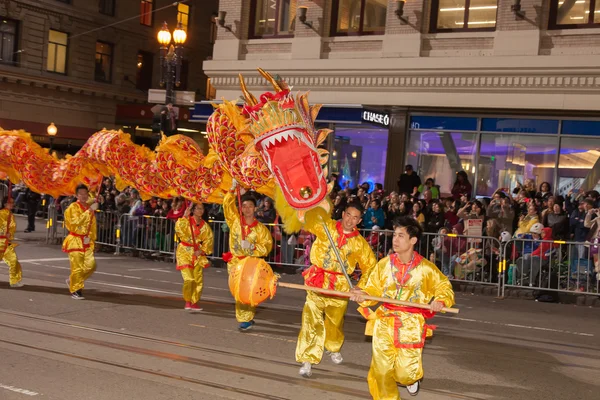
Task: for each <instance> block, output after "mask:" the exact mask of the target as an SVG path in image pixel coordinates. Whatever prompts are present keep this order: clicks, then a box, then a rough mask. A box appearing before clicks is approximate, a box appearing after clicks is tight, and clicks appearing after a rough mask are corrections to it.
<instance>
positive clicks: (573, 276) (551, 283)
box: [47, 205, 600, 296]
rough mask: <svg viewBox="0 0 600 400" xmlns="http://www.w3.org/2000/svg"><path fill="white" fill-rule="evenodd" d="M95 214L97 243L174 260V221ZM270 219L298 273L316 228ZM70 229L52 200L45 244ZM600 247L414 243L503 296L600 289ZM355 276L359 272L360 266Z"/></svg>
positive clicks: (370, 234)
mask: <svg viewBox="0 0 600 400" xmlns="http://www.w3.org/2000/svg"><path fill="white" fill-rule="evenodd" d="M96 218H97V225H98V231H97V232H98V234H97V236H98V239H97V241H96V245H97V247H98V249H99V250H101V251H111V252H114V253H116V254H120V253H132V254H134V255H139V256H144V257H163V258H167V259H170V260H171V261H173V262H175V252H176V249H177V244H178V238H177V235H176V233H175V221H174V220H170V219H167V218H164V217H154V216H132V215H128V214H118V213H116V212H107V211H98V212H96ZM209 225H210V227H211V229H212V231H213V237H214V241H213V248H212V254H210V255H208V258H209V259H210V260H211V261H212V262H213V263H214V264H222V263H223V262H222V259H221V256H222V254H223V253H226V252H228V251H229V227H228V226H227V224H226V223H225V222H224V221H216V220H209ZM265 226H267V227H268V228H269V230H270V232H271V236H272V237H273V249H272V251H271V252H270V253H269V255H268V256H267V257H265V260H266V261H267V262H268V263H269V264H271V265H272V266H273V267H275V268H277V267H287V268H294V269H296V270H297V271H298V272H300V271H301V270H304V269H305V268H307V267H309V266H310V259H309V251H310V246H311V245H312V242H313V241H314V240H315V238H314V236H313V235H312V234H310V233H308V232H305V231H301V232H299V233H296V234H292V235H290V234H287V233H286V232H285V231H284V229H283V225H282V224H265ZM360 232H361V234H362V236H363V237H364V238H365V239H366V240H367V242H368V243H369V245H370V246H371V248H372V250H373V252H374V253H375V255H376V257H377V259H378V260H379V259H381V258H383V257H386V256H387V255H389V254H391V253H392V252H393V246H392V238H393V232H392V231H389V230H368V229H363V230H360ZM67 235H68V230H67V228H66V226H65V222H64V218H63V217H62V215H61V214H60V213H57V212H56V208H55V207H54V206H53V205H50V207H49V208H48V222H47V243H52V244H59V243H61V242H62V240H63V239H64V238H65V237H66V236H67ZM598 246H600V244H599V245H586V244H584V243H577V242H564V241H541V240H531V239H511V240H510V241H509V242H500V241H499V240H498V239H496V238H492V237H485V236H484V237H475V236H464V235H455V234H445V235H441V234H437V233H424V234H423V237H422V239H421V240H420V241H419V243H418V244H417V248H416V250H417V251H418V252H419V254H420V255H421V256H423V257H425V258H427V259H428V260H430V261H431V262H433V263H434V264H435V265H436V266H437V267H438V268H439V269H440V271H442V273H443V274H444V275H446V276H447V277H448V278H449V279H450V280H451V281H455V282H459V283H465V284H478V285H489V286H493V287H496V288H497V292H498V295H499V296H504V294H505V288H507V287H509V288H523V289H533V290H551V291H564V292H574V291H577V292H581V293H582V294H598V293H599V292H600V281H599V280H598V277H600V274H598V273H596V271H595V268H594V265H595V262H596V261H595V260H597V259H598ZM536 250H537V252H536ZM353 278H354V279H359V278H360V270H359V269H357V271H356V272H355V274H354V275H353ZM494 290H496V289H494Z"/></svg>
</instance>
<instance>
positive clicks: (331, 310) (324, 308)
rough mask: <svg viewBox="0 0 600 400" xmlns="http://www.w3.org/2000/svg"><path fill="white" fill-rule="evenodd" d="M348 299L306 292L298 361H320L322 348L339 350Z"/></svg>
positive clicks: (297, 353) (333, 350) (297, 349)
mask: <svg viewBox="0 0 600 400" xmlns="http://www.w3.org/2000/svg"><path fill="white" fill-rule="evenodd" d="M346 308H348V300H346V299H339V298H335V297H326V296H321V295H318V294H316V293H314V292H308V293H307V294H306V303H304V309H303V310H302V328H300V333H299V334H298V343H297V345H296V361H297V362H299V363H303V362H309V363H311V364H318V363H320V362H321V358H322V357H323V351H324V350H328V351H331V352H334V353H337V352H339V351H340V349H341V348H342V345H343V344H344V316H345V315H346Z"/></svg>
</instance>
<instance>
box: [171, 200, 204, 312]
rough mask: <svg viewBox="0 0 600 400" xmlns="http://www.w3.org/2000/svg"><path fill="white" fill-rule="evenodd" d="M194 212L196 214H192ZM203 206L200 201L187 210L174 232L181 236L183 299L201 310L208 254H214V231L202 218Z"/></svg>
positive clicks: (179, 259)
mask: <svg viewBox="0 0 600 400" xmlns="http://www.w3.org/2000/svg"><path fill="white" fill-rule="evenodd" d="M192 208H193V211H192ZM191 212H193V216H190V213H191ZM203 214H204V205H202V203H198V204H195V205H193V206H192V207H188V208H187V209H186V210H185V214H184V215H183V218H179V219H178V220H177V223H176V224H175V232H176V233H177V237H178V238H179V245H178V246H177V253H176V257H177V269H178V270H179V271H181V276H182V277H183V289H182V292H183V299H184V300H185V309H186V310H189V311H192V312H195V311H202V309H201V308H200V307H198V301H200V296H201V295H202V288H203V287H204V277H203V276H204V274H203V271H204V268H206V267H208V265H209V263H208V259H207V258H206V255H207V254H211V253H212V248H213V232H212V229H210V226H209V225H208V224H207V223H206V222H205V221H204V220H203V219H202V215H203Z"/></svg>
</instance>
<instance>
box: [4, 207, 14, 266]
mask: <svg viewBox="0 0 600 400" xmlns="http://www.w3.org/2000/svg"><path fill="white" fill-rule="evenodd" d="M16 231H17V221H16V220H15V216H14V215H13V213H12V212H11V211H10V210H7V209H6V208H4V209H2V210H0V259H2V254H4V251H6V248H7V247H8V246H9V245H10V242H11V241H12V240H13V239H14V238H15V232H16Z"/></svg>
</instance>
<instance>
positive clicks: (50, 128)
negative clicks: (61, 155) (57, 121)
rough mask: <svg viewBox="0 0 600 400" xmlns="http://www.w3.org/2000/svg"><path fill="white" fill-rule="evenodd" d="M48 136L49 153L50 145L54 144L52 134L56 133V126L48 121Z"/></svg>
mask: <svg viewBox="0 0 600 400" xmlns="http://www.w3.org/2000/svg"><path fill="white" fill-rule="evenodd" d="M46 132H47V133H48V136H49V137H50V153H52V145H53V144H54V136H56V134H57V133H58V128H57V127H56V125H54V122H50V125H48V128H47V129H46Z"/></svg>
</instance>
